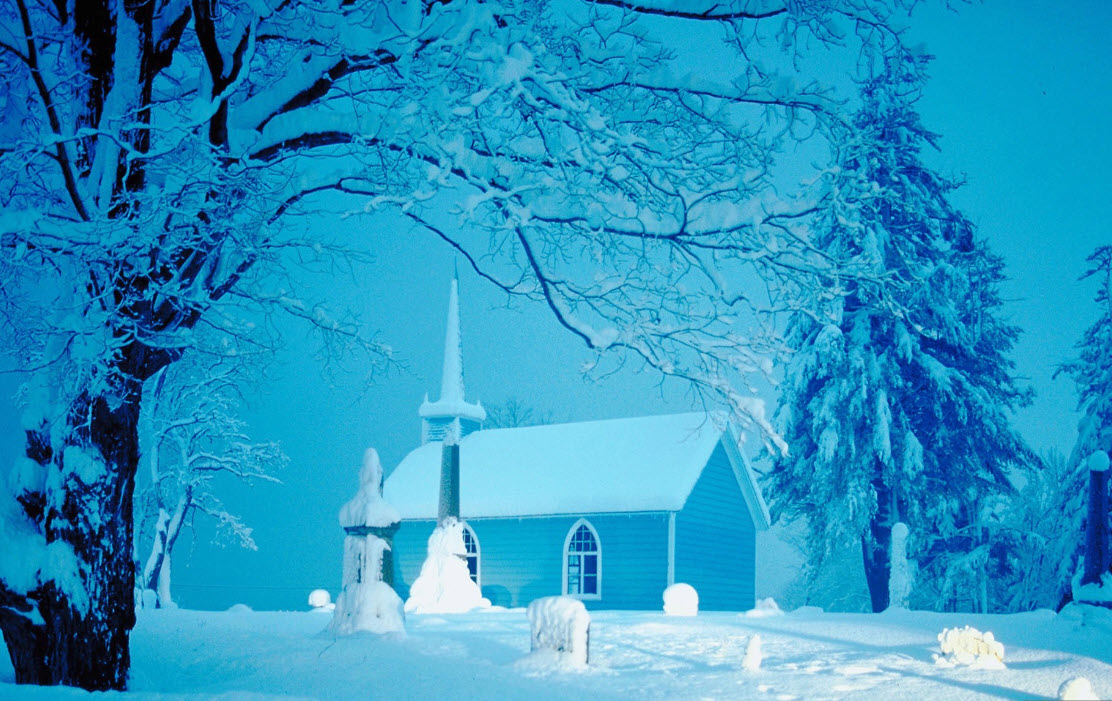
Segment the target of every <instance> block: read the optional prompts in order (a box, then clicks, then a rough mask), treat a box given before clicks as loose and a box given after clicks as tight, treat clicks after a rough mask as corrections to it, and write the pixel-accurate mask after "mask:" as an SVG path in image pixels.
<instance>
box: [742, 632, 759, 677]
mask: <svg viewBox="0 0 1112 701" xmlns="http://www.w3.org/2000/svg"><path fill="white" fill-rule="evenodd" d="M763 660H764V653H762V652H761V636H760V635H757V634H756V633H754V634H753V637H752V638H749V644H748V645H746V646H745V657H744V658H742V660H741V666H742V667H743V668H744V669H746V670H748V671H750V672H756V671H757V670H758V669H760V668H761V662H762V661H763Z"/></svg>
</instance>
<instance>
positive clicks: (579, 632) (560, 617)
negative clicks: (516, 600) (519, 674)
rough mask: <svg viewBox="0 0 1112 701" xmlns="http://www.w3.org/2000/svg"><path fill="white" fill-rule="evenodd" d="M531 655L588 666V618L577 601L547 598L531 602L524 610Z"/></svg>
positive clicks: (556, 597) (571, 664)
mask: <svg viewBox="0 0 1112 701" xmlns="http://www.w3.org/2000/svg"><path fill="white" fill-rule="evenodd" d="M526 614H527V615H528V617H529V631H530V634H531V639H532V641H531V645H530V649H531V650H532V651H533V653H534V654H538V653H539V654H540V655H551V654H553V653H555V654H556V655H557V658H558V659H559V660H560V661H562V662H563V663H565V664H568V665H570V666H573V667H584V666H586V665H587V661H588V658H589V657H590V655H589V647H590V628H591V616H590V615H589V614H588V613H587V607H586V606H584V605H583V602H582V601H580V600H579V599H575V598H572V597H570V596H546V597H544V598H541V599H536V600H534V601H533V602H532V603H531V604H529V608H528V610H527V611H526Z"/></svg>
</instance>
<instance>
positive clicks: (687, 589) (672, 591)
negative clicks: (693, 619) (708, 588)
mask: <svg viewBox="0 0 1112 701" xmlns="http://www.w3.org/2000/svg"><path fill="white" fill-rule="evenodd" d="M664 613H666V614H668V615H669V616H695V615H697V614H698V613H699V592H697V591H695V587H693V586H691V585H690V584H684V583H683V582H676V583H675V584H673V585H672V586H670V587H668V588H667V589H665V590H664Z"/></svg>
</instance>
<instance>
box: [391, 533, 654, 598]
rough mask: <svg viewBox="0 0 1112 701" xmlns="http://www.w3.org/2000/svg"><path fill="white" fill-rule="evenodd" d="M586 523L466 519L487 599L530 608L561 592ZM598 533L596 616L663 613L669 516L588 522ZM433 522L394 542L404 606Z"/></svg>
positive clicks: (402, 535) (419, 570) (399, 588)
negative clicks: (575, 535) (574, 537)
mask: <svg viewBox="0 0 1112 701" xmlns="http://www.w3.org/2000/svg"><path fill="white" fill-rule="evenodd" d="M580 517H581V516H580V515H578V514H576V515H571V516H546V517H540V518H520V519H515V518H476V519H467V523H468V525H469V526H471V529H472V530H474V531H475V536H476V537H477V538H478V540H479V550H480V551H481V553H482V561H481V564H480V568H481V573H482V574H481V576H482V587H483V595H484V596H486V597H487V598H488V599H490V600H491V603H493V604H496V605H498V606H527V605H528V604H529V602H530V601H532V600H533V599H537V598H540V597H542V596H553V595H556V594H560V593H561V591H562V585H563V583H562V581H561V580H562V578H563V567H564V561H563V557H564V541H565V539H566V538H567V535H568V531H569V530H570V529H571V527H572V525H573V524H574V523H575V522H576V521H578V520H579V518H580ZM582 517H583V518H586V519H587V520H588V521H590V523H591V525H592V526H594V528H595V530H596V531H597V532H598V537H599V542H600V546H601V550H602V580H601V589H602V598H601V599H598V600H588V601H585V602H584V603H585V604H586V605H587V608H590V609H642V610H652V609H658V608H660V606H661V594H662V593H663V592H664V588H665V587H666V586H667V580H668V514H666V513H638V514H583V515H582ZM434 526H435V522H434V521H404V522H402V525H401V528H399V529H398V533H397V535H396V536H395V537H394V564H395V579H394V581H395V588H396V589H397V591H398V594H399V595H400V596H401V597H402V598H403V599H404V598H406V597H408V596H409V587H410V585H411V584H412V583H413V580H415V579H416V578H417V575H418V574H420V572H421V564H422V563H423V562H424V560H425V551H426V548H427V542H428V538H429V535H430V534H431V533H432V529H433V527H434Z"/></svg>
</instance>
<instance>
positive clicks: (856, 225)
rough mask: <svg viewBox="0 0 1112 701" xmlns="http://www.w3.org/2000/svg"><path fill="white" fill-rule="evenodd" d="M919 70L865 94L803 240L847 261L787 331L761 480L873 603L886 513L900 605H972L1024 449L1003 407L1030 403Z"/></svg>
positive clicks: (913, 64) (895, 66)
mask: <svg viewBox="0 0 1112 701" xmlns="http://www.w3.org/2000/svg"><path fill="white" fill-rule="evenodd" d="M926 60H927V59H926V58H923V57H906V56H905V57H904V58H902V59H900V60H898V61H894V62H892V63H890V64H889V65H888V67H887V68H886V69H885V70H884V72H883V73H882V74H880V75H879V76H878V77H876V78H874V79H872V80H870V81H868V82H866V83H865V84H864V85H863V86H862V101H861V102H862V104H861V108H860V111H859V112H858V113H857V115H856V117H855V119H854V123H853V129H852V136H850V137H849V138H847V141H846V144H845V146H844V149H843V151H842V153H841V157H840V167H839V168H837V169H835V170H834V171H833V172H832V173H831V175H830V176H829V177H830V197H831V200H832V204H833V206H832V207H831V208H830V209H829V212H828V213H827V214H826V215H825V216H824V218H823V219H822V220H821V221H820V222H819V225H818V227H817V229H816V232H815V235H814V244H815V245H816V247H817V248H819V249H821V250H823V251H825V252H827V253H828V254H829V255H831V256H832V257H834V258H840V259H844V260H847V261H849V263H848V266H849V268H848V269H846V270H845V272H846V277H845V278H842V279H838V278H834V279H831V280H829V281H827V283H826V284H824V285H822V286H820V288H819V290H820V291H819V292H818V293H817V294H816V298H815V300H814V304H813V306H812V308H810V309H807V310H803V311H800V312H798V313H796V314H795V315H794V317H793V318H792V320H791V322H790V326H789V335H788V338H789V342H790V344H791V346H792V348H793V350H794V351H795V352H794V355H793V358H792V360H791V361H790V362H789V364H788V366H787V368H786V371H785V380H784V383H783V388H782V396H781V406H780V409H779V410H778V415H777V420H778V426H777V427H778V428H779V429H780V431H781V432H782V435H783V436H784V438H785V440H786V441H787V443H788V446H789V454H788V455H786V456H782V457H778V458H777V460H776V462H775V464H774V468H773V471H772V473H771V474H770V482H771V493H772V494H773V495H774V499H775V510H776V513H777V515H778V517H779V516H784V517H787V518H789V519H790V518H798V517H803V518H805V519H806V522H807V523H808V524H809V533H810V540H811V546H812V552H813V553H814V554H815V557H816V559H817V560H818V561H820V562H821V560H822V558H823V557H824V555H825V554H829V553H830V552H831V551H832V550H834V549H835V548H836V547H843V546H846V545H848V544H851V543H853V542H855V541H858V540H859V541H860V543H861V546H862V551H863V556H864V565H865V573H866V579H867V581H868V584H869V591H870V597H871V600H872V606H873V608H874V610H877V611H880V610H883V609H885V608H887V607H888V603H889V601H888V579H889V553H888V548H889V545H890V540H891V529H892V526H893V525H894V524H895V523H897V522H900V521H902V522H905V523H907V524H908V525H909V526H910V529H911V542H910V543H909V556H910V557H911V558H912V559H913V560H916V561H917V563H918V568H919V570H920V572H919V575H918V581H917V590H918V591H916V592H915V594H914V595H913V601H917V602H918V603H919V604H920V605H922V604H923V603H928V602H930V600H931V599H933V602H931V603H936V604H941V603H949V604H953V603H956V602H960V601H962V600H969V599H972V600H973V602H974V604H976V603H977V602H979V603H981V604H982V605H984V604H985V601H984V599H986V598H987V596H986V595H985V594H984V593H983V592H982V593H978V592H977V591H976V590H975V589H971V588H970V586H969V585H970V584H978V588H979V587H982V586H983V585H984V580H985V577H984V572H985V568H986V567H989V566H990V564H991V563H990V559H991V553H990V550H989V543H988V542H986V541H987V538H988V534H989V533H990V531H991V529H990V528H988V527H987V526H986V524H989V523H991V522H992V519H993V518H994V512H993V508H992V507H993V506H994V505H996V504H999V503H1000V502H999V499H998V497H999V496H1000V495H1002V494H1004V493H1007V492H1008V491H1009V490H1010V489H1011V488H1010V485H1009V482H1008V479H1007V476H1006V472H1007V471H1008V469H1009V466H1010V465H1011V464H1015V463H1023V462H1026V461H1027V460H1028V458H1029V457H1030V451H1029V449H1028V448H1027V447H1026V446H1025V445H1024V443H1023V442H1022V440H1021V439H1020V438H1019V437H1018V436H1017V435H1016V434H1015V433H1014V432H1013V431H1012V430H1011V428H1010V427H1009V425H1008V419H1007V414H1006V412H1007V410H1008V409H1009V408H1012V407H1015V406H1017V405H1019V404H1022V403H1023V402H1025V401H1026V399H1027V393H1026V391H1025V390H1023V389H1022V388H1020V387H1019V386H1017V384H1016V382H1015V380H1014V378H1013V375H1012V368H1013V364H1012V362H1011V361H1010V360H1009V358H1008V356H1009V353H1010V351H1011V349H1012V346H1013V344H1014V342H1015V340H1016V337H1017V333H1018V330H1017V329H1016V328H1015V327H1013V326H1010V325H1008V324H1006V323H1004V322H1003V321H1002V320H1001V319H1000V318H999V317H998V309H999V307H1000V305H1001V300H1000V297H999V292H998V287H999V284H1000V282H1001V281H1002V280H1003V278H1004V273H1003V264H1002V261H1001V260H1000V258H999V257H997V256H996V255H994V254H993V253H992V252H991V251H989V250H988V248H987V247H986V244H985V242H984V241H982V240H980V239H979V238H978V237H977V236H976V235H975V232H974V227H973V225H972V224H971V223H970V222H969V220H968V219H966V218H965V217H964V216H963V215H962V214H961V212H959V211H958V210H957V209H955V207H954V206H953V205H952V204H951V203H950V202H949V199H948V196H949V194H950V193H951V192H952V191H953V190H954V188H955V187H956V185H955V183H953V182H951V181H949V180H947V179H945V178H943V177H940V176H939V175H938V174H936V173H934V172H932V171H931V170H930V169H929V168H927V167H926V166H925V165H924V164H923V162H922V160H921V150H922V148H923V146H924V145H925V144H931V145H933V139H934V135H933V134H931V133H930V132H928V131H927V130H926V129H925V128H924V127H923V125H922V123H921V122H920V119H919V116H918V114H917V113H916V111H915V109H914V102H915V99H916V97H917V90H918V87H919V85H920V82H921V80H922V76H923V68H924V65H925V62H926ZM978 575H980V576H978ZM924 597H926V598H927V601H924Z"/></svg>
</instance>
